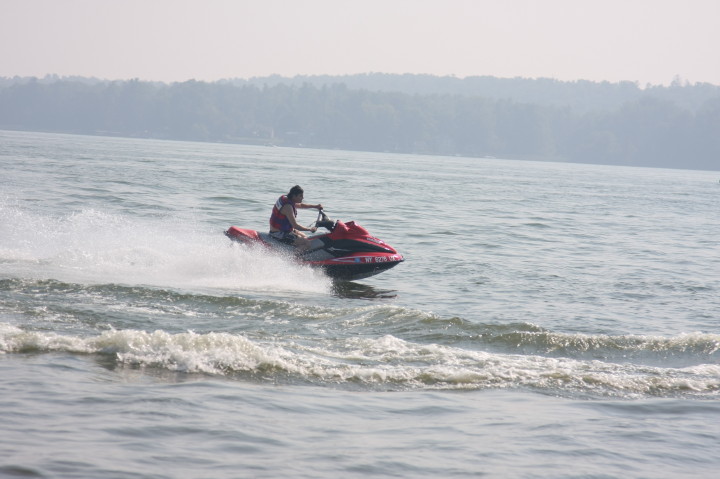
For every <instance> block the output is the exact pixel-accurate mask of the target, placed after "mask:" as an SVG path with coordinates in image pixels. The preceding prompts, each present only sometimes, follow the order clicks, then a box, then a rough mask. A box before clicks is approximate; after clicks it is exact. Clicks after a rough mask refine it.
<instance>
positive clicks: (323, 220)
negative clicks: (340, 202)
mask: <svg viewBox="0 0 720 479" xmlns="http://www.w3.org/2000/svg"><path fill="white" fill-rule="evenodd" d="M315 226H317V227H318V228H325V229H327V230H328V231H332V230H333V229H334V228H335V221H333V220H331V219H330V218H328V215H326V214H325V212H324V211H323V210H318V217H317V219H316V220H315Z"/></svg>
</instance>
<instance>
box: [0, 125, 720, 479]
mask: <svg viewBox="0 0 720 479" xmlns="http://www.w3.org/2000/svg"><path fill="white" fill-rule="evenodd" d="M0 171H1V173H0V175H1V179H0V425H1V426H0V431H1V432H2V434H0V477H37V478H66V477H67V478H88V479H97V478H100V477H102V478H158V479H159V478H219V479H223V478H277V477H293V478H338V477H343V478H354V477H357V478H366V477H408V478H410V477H412V478H416V477H433V478H437V477H501V478H536V477H551V478H590V477H592V478H615V477H618V478H620V477H622V478H628V477H633V478H644V477H647V478H678V477H715V475H716V474H717V470H718V468H719V467H720V401H718V399H720V327H719V326H720V244H719V243H720V183H718V179H720V173H718V172H702V171H683V170H661V169H648V168H623V167H611V166H594V165H577V164H562V163H539V162H537V163H536V162H521V161H509V160H500V159H477V158H455V157H434V156H416V155H396V154H380V153H359V152H347V151H323V150H311V149H289V148H271V147H255V146H241V145H223V144H203V143H186V142H166V141H153V140H140V139H119V138H103V137H84V136H72V135H57V134H44V133H26V132H8V131H0ZM294 184H300V185H302V186H303V187H304V189H305V201H306V202H309V203H317V202H321V203H322V204H323V205H324V206H325V209H326V211H327V212H328V213H329V214H330V216H332V217H334V218H336V219H342V220H345V221H349V220H355V221H357V222H358V223H360V224H361V225H362V226H364V227H366V228H367V229H369V230H370V232H371V233H373V234H375V235H376V236H377V237H379V238H381V239H383V240H385V241H386V242H388V243H390V244H391V245H393V246H394V247H396V248H397V249H398V251H399V252H400V253H401V254H403V255H404V256H405V258H406V261H405V262H404V263H402V264H401V265H399V266H397V267H396V268H394V269H392V270H390V271H388V272H386V273H383V274H381V275H379V276H376V277H373V278H369V279H366V280H362V281H358V282H354V283H333V282H332V281H330V280H329V279H328V278H326V277H325V276H323V275H322V274H321V273H320V272H318V271H314V270H311V269H309V268H307V267H304V266H301V265H298V264H295V263H293V262H292V261H291V260H289V259H287V258H283V257H276V256H272V255H269V254H267V253H266V252H263V251H259V250H254V249H247V248H243V247H241V246H239V245H236V244H232V243H231V242H230V241H229V240H228V239H227V238H225V237H224V236H223V234H222V232H223V230H224V229H226V228H227V227H228V226H230V225H237V226H241V227H246V228H253V229H259V230H265V229H266V228H267V221H268V217H269V214H270V209H271V207H272V205H273V203H274V202H275V200H276V198H277V197H278V196H279V195H280V194H283V193H285V192H287V190H288V189H289V188H290V187H291V186H292V185H294ZM314 219H315V212H314V210H300V212H299V220H300V222H301V223H302V224H310V223H311V222H312V221H313V220H314Z"/></svg>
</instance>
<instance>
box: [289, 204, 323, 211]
mask: <svg viewBox="0 0 720 479" xmlns="http://www.w3.org/2000/svg"><path fill="white" fill-rule="evenodd" d="M295 206H296V207H298V208H315V209H316V210H321V209H323V206H322V205H321V204H320V203H318V204H316V205H308V204H306V203H296V204H295Z"/></svg>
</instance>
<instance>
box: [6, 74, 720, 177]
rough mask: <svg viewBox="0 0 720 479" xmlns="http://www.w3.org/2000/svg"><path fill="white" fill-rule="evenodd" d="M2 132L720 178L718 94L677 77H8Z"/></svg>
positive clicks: (719, 91)
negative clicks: (623, 168) (568, 164)
mask: <svg viewBox="0 0 720 479" xmlns="http://www.w3.org/2000/svg"><path fill="white" fill-rule="evenodd" d="M0 128H2V129H22V130H40V131H57V132H70V133H82V134H104V135H118V136H131V137H147V138H164V139H177V140H196V141H212V142H218V141H220V142H236V143H253V144H273V145H279V146H280V145H282V146H306V147H316V148H338V149H348V150H366V151H388V152H407V153H431V154H441V155H464V156H493V157H500V158H526V159H544V160H559V161H573V162H586V163H604V164H621V165H634V166H660V167H670V168H691V169H707V170H720V87H718V86H714V85H708V84H695V85H689V84H682V82H681V81H679V80H677V81H675V82H674V83H673V84H672V85H670V86H668V87H663V86H646V87H645V88H640V87H639V86H638V85H636V84H634V83H630V82H623V83H614V84H613V83H606V82H605V83H594V82H560V81H556V80H549V79H536V80H533V79H500V78H494V77H475V78H465V79H457V78H453V77H433V76H429V75H385V74H369V75H352V76H342V77H322V76H316V77H295V78H281V77H266V78H256V79H250V80H226V81H220V82H215V83H205V82H197V81H188V82H183V83H173V84H165V83H152V82H143V81H138V80H130V81H101V80H97V79H87V78H57V77H46V78H43V79H36V78H29V79H28V78H25V79H20V78H13V79H8V78H0Z"/></svg>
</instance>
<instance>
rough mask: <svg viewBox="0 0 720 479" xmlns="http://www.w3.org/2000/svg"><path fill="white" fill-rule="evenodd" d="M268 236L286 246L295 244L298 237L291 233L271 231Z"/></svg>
mask: <svg viewBox="0 0 720 479" xmlns="http://www.w3.org/2000/svg"><path fill="white" fill-rule="evenodd" d="M270 236H272V237H273V238H275V239H276V240H278V241H280V242H281V243H287V244H295V240H296V239H297V238H298V235H296V234H295V233H293V232H292V231H271V232H270Z"/></svg>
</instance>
